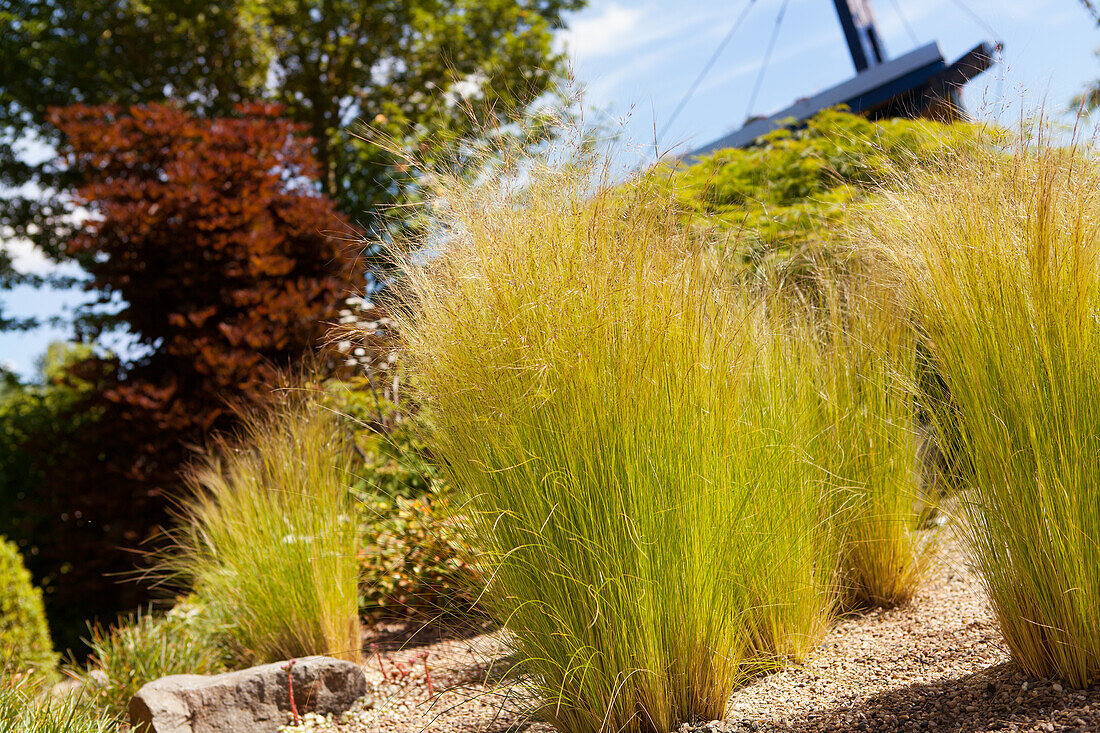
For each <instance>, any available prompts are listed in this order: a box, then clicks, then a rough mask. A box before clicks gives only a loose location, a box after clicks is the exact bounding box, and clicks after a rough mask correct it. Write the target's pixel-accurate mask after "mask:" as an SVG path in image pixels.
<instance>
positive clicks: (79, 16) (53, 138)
mask: <svg viewBox="0 0 1100 733" xmlns="http://www.w3.org/2000/svg"><path fill="white" fill-rule="evenodd" d="M582 4H583V0H402V1H401V2H395V3H368V2H359V1H358V0H158V2H155V3H153V2H149V1H148V0H0V70H2V71H0V74H2V79H0V186H7V187H12V188H15V187H19V186H24V184H27V183H31V184H33V185H32V186H31V187H29V188H24V189H22V190H21V192H20V193H19V194H18V195H12V196H10V197H7V200H6V201H4V202H3V203H2V205H0V236H2V237H3V238H4V239H10V238H12V237H25V238H28V239H30V240H31V241H33V242H35V243H36V244H38V245H39V246H41V247H42V248H43V249H44V250H45V251H46V252H47V253H49V254H51V255H52V256H54V257H63V256H64V255H65V252H66V250H65V247H66V242H67V241H68V239H69V236H70V235H71V233H72V228H71V223H69V221H68V219H67V218H66V215H67V214H68V213H69V212H70V206H69V200H68V198H67V197H66V195H65V192H66V191H69V190H70V189H71V188H72V187H73V186H74V185H75V184H76V183H77V181H78V180H79V178H78V173H77V172H75V171H73V170H71V169H68V168H65V167H64V166H59V165H58V164H57V162H56V161H54V160H52V159H51V158H50V157H49V156H48V155H47V157H46V160H43V161H39V162H33V163H29V162H27V161H28V156H27V155H25V154H23V153H21V150H22V149H23V148H25V146H26V145H27V144H28V143H29V142H32V141H33V142H37V143H41V144H44V145H46V146H52V145H56V144H57V142H58V140H59V135H58V130H57V129H56V127H55V126H54V125H53V124H52V123H51V121H50V119H49V110H50V109H51V108H53V107H59V106H66V105H70V104H74V103H81V104H87V105H96V104H103V103H112V104H119V105H131V104H137V103H148V102H159V101H165V100H175V101H177V102H179V103H182V104H184V105H186V106H187V107H188V108H190V109H191V110H192V111H195V112H197V113H199V114H201V115H224V114H227V113H229V112H230V111H231V110H232V109H233V107H234V106H235V105H236V104H238V103H239V102H242V101H247V100H254V101H268V102H278V103H280V104H282V105H283V106H284V107H285V109H286V114H287V115H288V116H289V117H290V118H291V119H292V120H294V121H296V122H299V123H302V124H304V125H305V126H306V128H307V132H308V135H309V137H310V138H312V139H313V141H314V145H315V147H314V155H315V157H316V159H317V160H318V161H319V163H320V164H321V167H322V171H323V173H322V175H321V176H320V178H319V182H320V185H321V187H322V190H323V192H324V193H325V194H326V195H327V196H329V197H330V198H333V199H335V201H336V203H337V208H338V209H339V211H340V212H341V213H343V214H344V215H345V216H346V217H348V218H349V219H350V220H352V221H355V222H356V223H359V224H361V225H363V226H365V227H366V228H368V229H370V230H372V231H374V233H379V231H380V228H381V227H382V226H383V225H384V224H383V222H384V220H385V217H384V213H385V212H387V211H391V208H390V207H389V206H388V205H389V204H393V203H395V202H399V201H401V200H403V199H404V198H405V197H406V196H407V195H408V193H409V191H410V189H411V188H412V187H413V185H414V181H413V179H412V178H411V177H410V175H409V173H408V171H407V169H406V168H405V167H404V166H403V165H401V163H400V161H398V160H396V159H395V158H394V156H393V155H392V154H391V153H390V152H387V148H389V147H391V146H393V145H396V147H398V148H402V147H404V148H407V149H410V150H416V151H417V153H418V154H419V155H421V156H430V155H433V154H441V153H442V152H443V150H444V149H445V150H453V146H452V143H453V142H454V141H456V140H458V139H461V138H466V137H469V136H471V135H476V134H480V132H481V131H483V130H486V129H491V128H495V127H497V126H498V125H500V124H501V123H503V122H505V121H507V120H508V119H509V115H510V114H512V113H513V112H515V111H516V110H519V109H522V108H523V107H525V106H526V105H527V104H529V103H530V102H531V101H532V100H534V99H536V98H538V97H539V96H540V95H542V94H544V93H545V92H546V91H547V90H549V89H551V87H552V84H553V80H554V78H555V75H556V74H558V73H559V72H560V71H561V70H562V68H563V58H562V57H561V55H559V54H557V53H555V52H554V51H553V49H552V46H551V40H552V30H553V29H554V28H556V27H559V26H561V24H562V14H563V12H565V11H568V10H572V9H576V8H579V7H580V6H581V5H582ZM463 98H466V99H471V100H476V101H475V103H473V104H471V105H470V107H469V109H466V108H464V107H465V105H463V104H462V100H463ZM471 111H473V112H474V114H472V115H471V114H470V112H471ZM357 120H363V121H366V122H368V123H370V124H372V126H373V127H374V128H376V133H377V134H376V135H374V136H371V138H370V140H364V139H361V138H359V137H357V136H356V133H355V131H354V127H355V125H354V123H355V122H356V121H357ZM382 141H385V142H382ZM380 143H381V144H380ZM398 211H400V209H398ZM4 277H7V278H8V279H13V278H14V273H13V271H12V269H11V262H10V258H8V257H7V255H5V254H4V253H3V252H2V251H0V283H2V280H3V278H4Z"/></svg>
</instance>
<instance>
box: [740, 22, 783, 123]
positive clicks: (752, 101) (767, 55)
mask: <svg viewBox="0 0 1100 733" xmlns="http://www.w3.org/2000/svg"><path fill="white" fill-rule="evenodd" d="M789 2H790V0H783V4H782V5H780V6H779V12H778V13H777V14H776V16H775V26H774V27H773V28H772V37H771V38H769V39H768V48H767V50H766V51H764V61H763V62H762V63H761V64H760V73H759V74H757V75H756V84H754V85H753V88H752V95H751V96H750V97H749V106H748V107H747V108H746V109H745V119H746V120H747V119H748V118H749V116H750V115H752V108H753V107H754V106H755V105H756V96H757V95H758V94H759V93H760V85H761V84H762V83H763V81H764V72H766V71H767V70H768V62H769V61H771V58H772V50H774V49H775V39H776V38H778V37H779V26H781V25H783V16H784V15H785V14H786V13H787V4H788V3H789Z"/></svg>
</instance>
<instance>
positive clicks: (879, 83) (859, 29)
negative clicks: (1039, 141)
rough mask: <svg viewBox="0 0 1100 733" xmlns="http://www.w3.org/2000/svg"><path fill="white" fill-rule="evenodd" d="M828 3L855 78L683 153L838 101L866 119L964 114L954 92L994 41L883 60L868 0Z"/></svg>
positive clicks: (728, 144)
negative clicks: (956, 53)
mask: <svg viewBox="0 0 1100 733" xmlns="http://www.w3.org/2000/svg"><path fill="white" fill-rule="evenodd" d="M833 3H834V4H835V5H836V12H837V16H838V18H839V19H840V26H841V28H842V29H843V30H844V38H845V40H847V42H848V51H849V52H850V53H851V55H852V63H853V64H854V65H855V68H856V75H855V77H853V78H851V79H849V80H848V81H846V82H844V83H842V84H838V85H837V86H834V87H831V88H829V89H826V90H825V91H823V92H819V93H818V94H815V95H814V96H812V97H809V98H806V99H800V100H799V101H797V102H795V103H794V104H792V105H791V106H789V107H787V108H786V109H784V110H781V111H780V112H777V113H776V114H774V115H772V116H770V117H765V118H761V119H757V120H752V121H750V122H748V123H747V124H746V125H745V126H744V127H742V128H741V129H740V130H738V131H737V132H734V133H732V134H730V135H726V136H725V137H722V138H720V139H718V140H715V141H714V142H712V143H709V144H708V145H704V146H703V147H701V148H699V149H698V150H693V151H692V152H691V153H690V156H689V157H697V156H701V155H706V154H707V153H710V152H713V151H715V150H721V149H723V148H743V147H746V146H748V145H751V144H752V143H753V142H754V141H756V140H757V139H758V138H759V137H761V136H762V135H765V134H767V133H769V132H771V131H772V130H774V129H776V128H778V127H782V126H787V125H797V124H798V123H799V122H801V121H802V120H805V119H807V118H809V117H812V116H813V115H815V114H816V113H818V112H820V111H821V110H823V109H828V108H829V107H836V106H838V105H845V106H847V107H848V108H849V109H850V110H852V111H853V112H857V113H859V114H863V115H866V116H867V117H870V118H871V119H882V118H884V117H909V118H914V117H931V118H934V119H939V120H957V119H960V118H963V117H965V115H966V113H965V110H963V107H962V101H961V98H960V95H959V93H960V91H961V90H962V87H963V86H964V85H965V84H966V83H967V82H968V81H970V80H971V79H973V78H974V77H976V76H978V75H979V74H981V73H982V72H983V71H985V70H986V69H988V68H989V67H990V66H991V65H992V64H993V57H994V54H995V53H996V52H997V51H998V50H999V48H1000V46H999V45H996V46H995V45H991V44H989V43H980V44H978V45H977V46H975V47H974V48H973V49H971V50H970V51H969V52H968V53H966V54H964V55H963V56H962V57H961V58H959V59H958V60H956V61H955V62H954V63H952V64H948V63H947V62H946V61H945V60H944V58H943V53H942V52H941V51H940V47H939V44H937V43H935V42H933V43H928V44H926V45H924V46H921V47H920V48H917V49H916V50H914V51H910V52H909V53H907V54H905V55H904V56H899V57H898V58H896V59H888V58H887V57H886V52H885V50H884V49H883V45H882V42H881V41H880V40H879V35H878V30H877V29H876V27H875V18H874V15H873V14H872V12H871V6H870V0H833Z"/></svg>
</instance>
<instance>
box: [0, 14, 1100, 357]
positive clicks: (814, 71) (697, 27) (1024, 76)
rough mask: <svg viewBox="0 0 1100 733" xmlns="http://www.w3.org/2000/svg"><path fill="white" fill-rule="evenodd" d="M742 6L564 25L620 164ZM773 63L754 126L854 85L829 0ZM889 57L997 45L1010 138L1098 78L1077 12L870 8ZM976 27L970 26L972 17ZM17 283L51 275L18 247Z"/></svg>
mask: <svg viewBox="0 0 1100 733" xmlns="http://www.w3.org/2000/svg"><path fill="white" fill-rule="evenodd" d="M748 2H749V0H680V1H679V2H670V1H668V0H664V1H662V2H658V1H657V0H651V1H648V2H646V1H643V2H633V1H631V0H594V1H593V2H591V4H590V5H589V6H588V7H587V8H586V9H585V10H583V11H581V12H579V13H576V14H573V15H572V16H571V18H570V27H569V28H568V30H566V31H565V32H563V33H562V36H561V38H560V39H559V40H560V43H561V44H562V47H563V48H565V49H567V50H568V52H569V54H570V57H571V58H572V64H573V72H574V75H575V76H576V78H577V81H578V83H579V84H580V85H581V86H582V88H583V90H584V93H585V96H584V101H585V103H586V105H587V106H588V107H590V108H592V109H594V110H597V111H595V112H592V113H590V115H592V114H594V115H597V116H598V117H599V118H600V119H601V121H603V122H605V123H607V124H609V125H611V126H612V127H615V126H619V127H620V128H621V129H622V131H623V132H624V135H623V140H624V142H623V143H622V144H623V145H624V148H625V150H626V153H625V155H626V156H627V157H631V156H641V155H648V154H649V153H650V152H651V151H652V144H653V137H654V129H655V128H656V129H658V130H659V129H660V128H661V127H663V126H664V124H665V122H666V121H667V120H668V118H669V115H671V113H672V112H673V110H674V109H675V107H676V105H677V103H678V102H679V101H680V99H681V97H682V95H683V94H684V92H685V91H686V90H687V89H688V87H689V86H690V85H691V83H692V81H693V80H694V79H695V76H696V75H697V74H698V72H699V70H700V69H701V68H702V67H703V65H704V64H705V63H706V61H707V59H708V58H709V57H710V56H711V54H712V53H713V52H714V50H715V49H716V47H717V46H718V44H719V43H720V42H721V40H722V38H723V36H725V34H726V32H727V31H728V30H729V28H730V26H731V25H732V24H733V22H734V19H735V18H736V16H737V15H738V14H739V13H740V12H741V10H742V8H743V7H745V5H746V4H747V3H748ZM786 2H787V9H786V14H785V17H784V21H783V24H782V26H781V27H780V31H779V36H778V39H777V42H776V46H775V51H774V52H773V55H772V60H771V63H770V64H769V67H768V69H767V73H766V75H765V77H764V81H763V85H762V87H761V91H760V95H759V97H758V98H757V102H756V105H755V107H754V108H753V110H752V112H753V113H755V114H766V113H769V112H774V111H777V110H779V109H781V108H783V107H785V106H786V105H788V104H790V103H791V102H792V101H794V100H795V99H796V98H798V97H804V96H809V95H811V94H813V93H814V92H817V91H820V90H822V89H824V88H827V87H829V86H832V85H833V84H836V83H838V82H840V81H843V80H845V79H847V78H849V77H850V76H851V75H852V74H853V69H852V63H851V59H850V58H849V56H848V50H847V47H846V46H845V44H844V38H843V35H842V34H841V30H840V26H839V24H838V23H837V19H836V12H835V10H834V8H833V2H832V0H786ZM871 3H872V6H873V8H874V11H875V15H876V17H877V20H878V26H879V31H880V33H881V35H882V38H883V40H884V42H885V46H886V51H887V53H888V55H890V56H892V57H893V56H900V55H901V54H903V53H905V52H907V51H909V50H912V49H913V48H915V47H916V46H918V45H922V44H924V43H927V42H929V41H937V42H939V44H940V48H941V49H942V50H943V53H944V56H945V57H946V58H947V59H948V60H949V61H951V60H954V59H955V58H957V57H958V56H960V55H962V54H963V53H965V52H966V51H968V50H969V49H970V48H972V47H973V46H974V45H976V44H977V43H978V42H980V41H983V40H991V41H992V40H996V41H1002V42H1003V43H1004V44H1005V48H1004V54H1003V64H1002V65H1000V66H997V67H994V68H993V69H991V70H990V71H988V72H986V74H984V75H983V76H982V77H979V78H978V79H977V80H975V81H973V82H971V84H970V85H969V86H968V87H967V89H966V92H965V95H964V99H965V102H966V105H967V107H968V109H969V110H970V111H971V112H972V113H973V114H974V115H975V116H977V117H979V118H982V119H999V120H1000V121H1001V122H1003V123H1005V124H1009V125H1011V124H1012V123H1013V121H1014V120H1016V119H1018V118H1019V116H1020V113H1021V110H1023V111H1025V112H1032V111H1035V110H1036V109H1038V108H1039V107H1041V106H1043V105H1045V106H1046V108H1047V110H1048V111H1055V112H1058V113H1061V112H1063V111H1064V109H1065V107H1066V105H1067V103H1068V101H1069V99H1070V98H1071V97H1072V96H1073V95H1074V94H1076V93H1077V92H1078V91H1080V89H1081V88H1082V86H1084V84H1085V83H1086V82H1088V81H1091V80H1093V79H1095V78H1097V77H1100V63H1098V62H1097V60H1096V58H1095V57H1094V56H1093V50H1094V49H1095V48H1096V47H1098V46H1100V29H1098V28H1097V26H1096V24H1095V22H1094V21H1093V20H1092V19H1091V18H1090V16H1089V15H1088V13H1087V12H1086V10H1085V9H1084V8H1083V7H1082V5H1081V3H1080V2H1079V1H1078V0H871ZM783 5H784V0H756V1H755V3H754V4H753V6H752V8H751V10H750V11H749V14H748V16H747V18H746V20H745V22H744V24H743V25H742V26H741V27H740V29H739V30H738V31H737V33H736V34H735V35H734V36H733V38H732V40H731V42H730V43H729V45H727V46H726V48H725V50H724V52H723V53H722V55H721V57H720V58H719V59H718V61H717V63H716V64H715V65H714V67H713V68H712V69H711V71H710V73H709V74H708V76H707V77H706V79H704V80H703V82H702V83H701V84H700V86H699V88H698V90H697V91H696V93H695V94H694V96H693V97H692V98H691V100H690V102H689V103H688V104H687V105H686V106H685V107H684V109H683V111H682V112H681V113H680V115H679V117H678V118H677V119H676V121H675V123H674V124H673V125H672V127H671V128H670V129H669V132H668V133H667V135H666V136H665V138H664V139H663V140H662V148H663V149H669V148H672V149H673V150H674V151H683V150H685V149H690V148H692V147H695V146H698V145H701V144H704V143H707V142H709V141H711V140H713V139H715V138H718V137H720V136H722V135H724V134H726V133H727V132H730V131H731V130H734V129H737V128H738V127H740V126H741V123H742V122H743V121H744V119H745V116H746V112H747V109H746V108H747V104H748V101H749V97H750V95H751V92H752V88H753V84H754V83H755V81H756V77H757V74H758V72H759V69H760V62H761V59H762V57H763V55H764V50H765V47H766V46H767V43H768V39H769V37H770V35H771V33H772V30H773V28H774V25H775V18H776V15H777V13H778V11H779V9H780V7H781V6H783ZM975 16H976V17H975ZM15 246H16V248H17V252H16V254H17V261H18V264H19V266H20V267H21V269H24V270H34V271H43V270H45V269H48V267H49V263H47V262H45V261H44V260H43V259H42V258H41V257H40V256H39V255H38V254H37V253H35V252H33V251H32V250H30V249H29V248H27V247H24V246H20V245H19V244H18V243H16V245H15ZM83 297H84V296H82V295H81V294H79V293H72V292H63V293H57V292H51V291H33V290H30V289H18V290H16V291H14V292H11V293H5V294H4V304H5V309H6V310H7V311H10V312H12V313H13V314H17V315H22V314H37V315H40V316H51V315H64V314H65V313H66V312H67V310H66V309H67V308H71V307H72V306H73V305H75V304H76V303H79V302H80V301H81V300H82V299H83ZM68 335H69V332H68V331H67V330H66V329H42V330H40V331H37V332H34V333H30V334H2V335H0V362H3V363H8V364H10V365H12V366H14V367H16V368H17V369H18V370H19V371H20V372H21V373H23V374H25V375H29V374H30V373H31V371H32V370H33V366H34V361H35V359H36V358H37V356H38V355H39V354H40V353H42V351H43V350H44V349H45V347H46V345H47V344H48V343H49V342H50V340H52V339H57V338H64V337H66V336H68Z"/></svg>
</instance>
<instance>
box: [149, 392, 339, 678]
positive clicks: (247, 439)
mask: <svg viewBox="0 0 1100 733" xmlns="http://www.w3.org/2000/svg"><path fill="white" fill-rule="evenodd" d="M345 441H346V437H345V434H344V432H343V430H342V427H341V425H340V423H339V421H338V419H337V418H336V417H335V416H334V415H332V414H331V413H329V412H326V411H324V410H322V409H321V408H319V407H318V406H316V405H313V404H311V403H310V402H309V401H308V400H304V399H299V398H292V399H290V400H288V401H287V402H285V403H283V404H280V405H278V406H276V407H275V408H272V409H271V410H270V411H266V412H259V411H257V412H253V413H251V414H248V415H246V416H245V420H244V427H243V429H242V431H241V434H240V436H239V440H237V441H236V442H232V443H231V442H223V443H222V444H221V445H220V446H219V448H218V449H217V450H215V451H213V452H212V453H211V454H210V455H209V456H208V457H207V458H206V459H204V460H203V461H202V462H201V463H199V464H198V465H197V466H195V467H194V469H193V470H192V472H191V473H190V475H189V483H190V485H191V487H192V490H193V493H194V496H195V498H194V500H193V501H192V502H191V503H190V504H189V505H188V506H187V512H186V516H185V522H184V526H183V528H182V529H181V530H180V532H179V534H178V535H177V540H178V543H177V546H176V547H175V548H174V550H173V554H172V555H171V556H169V558H168V560H167V565H166V570H167V571H169V572H172V573H174V574H176V575H177V576H178V577H180V578H181V579H182V580H184V581H186V582H188V583H189V584H190V585H191V586H192V587H194V589H195V590H194V592H195V597H196V598H197V599H198V601H199V602H200V603H201V604H202V606H203V607H204V613H205V614H207V615H208V617H209V619H210V620H209V624H210V625H211V628H212V632H211V633H214V634H216V635H217V636H218V637H219V638H220V639H221V640H222V642H223V643H224V644H225V645H227V647H228V650H229V651H230V652H231V653H232V654H233V655H234V657H235V658H236V660H237V662H238V663H240V664H245V665H246V664H250V663H259V662H273V661H278V660H282V659H289V658H292V657H301V656H307V655H310V654H326V655H330V656H335V657H339V658H343V659H349V660H357V659H358V658H359V644H360V639H359V618H358V608H357V599H356V596H357V592H356V587H357V586H356V583H357V570H358V567H357V563H356V559H355V550H356V546H357V543H356V524H355V520H354V511H353V506H352V499H351V495H350V492H349V490H348V484H349V470H350V466H349V463H348V460H349V456H350V451H349V447H348V446H347V444H346V442H345Z"/></svg>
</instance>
